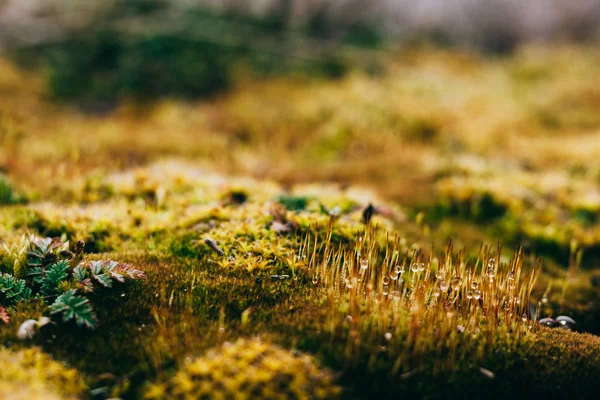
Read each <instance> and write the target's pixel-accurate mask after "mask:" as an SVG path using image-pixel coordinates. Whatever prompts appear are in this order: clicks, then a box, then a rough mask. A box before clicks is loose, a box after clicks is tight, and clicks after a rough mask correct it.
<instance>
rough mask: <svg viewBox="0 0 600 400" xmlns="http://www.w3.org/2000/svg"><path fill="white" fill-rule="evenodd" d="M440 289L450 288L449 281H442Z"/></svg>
mask: <svg viewBox="0 0 600 400" xmlns="http://www.w3.org/2000/svg"><path fill="white" fill-rule="evenodd" d="M440 290H441V291H443V292H445V291H446V290H448V282H446V281H441V282H440Z"/></svg>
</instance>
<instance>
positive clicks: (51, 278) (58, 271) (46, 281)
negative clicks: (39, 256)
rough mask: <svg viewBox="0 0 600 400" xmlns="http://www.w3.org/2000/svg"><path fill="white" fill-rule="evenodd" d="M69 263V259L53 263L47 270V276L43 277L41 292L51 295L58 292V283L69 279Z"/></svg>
mask: <svg viewBox="0 0 600 400" xmlns="http://www.w3.org/2000/svg"><path fill="white" fill-rule="evenodd" d="M68 270H69V263H68V262H67V261H64V260H63V261H59V262H57V263H54V264H52V265H51V266H50V267H48V269H47V270H46V276H44V278H43V279H42V286H41V288H40V292H41V293H42V295H44V296H51V295H54V294H57V293H58V285H59V284H60V283H61V282H62V281H64V280H65V279H67V276H68Z"/></svg>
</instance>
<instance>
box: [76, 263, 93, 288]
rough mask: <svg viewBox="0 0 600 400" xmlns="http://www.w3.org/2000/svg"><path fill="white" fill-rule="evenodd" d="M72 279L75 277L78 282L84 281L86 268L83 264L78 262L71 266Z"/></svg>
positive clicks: (86, 274) (86, 273)
mask: <svg viewBox="0 0 600 400" xmlns="http://www.w3.org/2000/svg"><path fill="white" fill-rule="evenodd" d="M73 279H75V282H80V283H81V282H83V281H85V280H86V279H88V269H87V268H86V267H85V266H84V265H83V264H79V265H78V266H76V267H75V268H73ZM88 280H89V279H88Z"/></svg>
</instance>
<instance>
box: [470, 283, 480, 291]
mask: <svg viewBox="0 0 600 400" xmlns="http://www.w3.org/2000/svg"><path fill="white" fill-rule="evenodd" d="M478 287H479V283H477V282H475V281H473V282H472V283H471V289H473V290H477V288H478Z"/></svg>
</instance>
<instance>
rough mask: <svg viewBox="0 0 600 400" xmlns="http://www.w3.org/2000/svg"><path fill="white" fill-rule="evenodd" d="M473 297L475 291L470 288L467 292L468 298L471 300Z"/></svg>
mask: <svg viewBox="0 0 600 400" xmlns="http://www.w3.org/2000/svg"><path fill="white" fill-rule="evenodd" d="M472 298H473V292H471V291H470V290H469V291H468V292H467V299H469V300H471V299H472Z"/></svg>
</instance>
